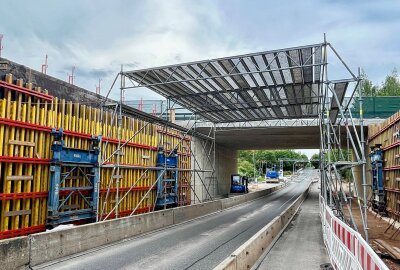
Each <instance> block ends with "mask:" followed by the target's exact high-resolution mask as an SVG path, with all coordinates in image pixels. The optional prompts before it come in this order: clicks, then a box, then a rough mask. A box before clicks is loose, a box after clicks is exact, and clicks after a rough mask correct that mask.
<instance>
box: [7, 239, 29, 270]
mask: <svg viewBox="0 0 400 270" xmlns="http://www.w3.org/2000/svg"><path fill="white" fill-rule="evenodd" d="M0 258H1V261H0V269H25V266H26V265H28V264H29V240H28V237H26V236H22V237H15V238H12V239H5V240H1V241H0Z"/></svg>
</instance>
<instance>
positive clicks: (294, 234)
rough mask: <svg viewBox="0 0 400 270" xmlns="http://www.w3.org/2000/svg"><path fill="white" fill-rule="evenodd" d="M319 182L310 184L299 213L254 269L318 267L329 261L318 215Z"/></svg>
mask: <svg viewBox="0 0 400 270" xmlns="http://www.w3.org/2000/svg"><path fill="white" fill-rule="evenodd" d="M318 187H319V183H317V184H313V185H312V186H311V189H310V193H309V196H308V197H307V199H306V200H305V201H304V202H303V204H302V206H301V208H300V210H299V212H298V214H297V215H296V216H295V218H294V219H293V221H292V223H291V224H290V225H289V226H288V227H287V228H286V230H285V232H284V233H283V234H282V235H281V237H280V238H279V240H278V241H277V242H276V244H275V245H274V247H273V248H272V249H271V251H270V252H269V253H268V255H267V256H266V257H265V259H264V260H263V261H262V263H261V264H260V265H259V267H258V268H256V269H282V270H284V269H320V265H321V264H324V263H329V258H328V255H327V254H326V251H325V246H324V243H323V239H322V227H321V220H320V217H319V206H318V194H319V189H318Z"/></svg>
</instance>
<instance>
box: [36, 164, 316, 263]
mask: <svg viewBox="0 0 400 270" xmlns="http://www.w3.org/2000/svg"><path fill="white" fill-rule="evenodd" d="M313 174H315V171H310V170H309V171H306V172H305V173H304V174H302V175H300V176H299V177H298V178H297V180H296V181H293V182H291V183H289V185H288V186H287V187H286V188H284V189H281V190H279V191H276V192H274V193H273V194H271V195H269V196H265V197H262V198H260V199H257V200H254V201H251V202H248V203H246V204H243V205H240V206H237V207H233V208H230V209H227V210H225V211H223V212H219V213H216V214H211V215H208V216H203V217H200V218H197V219H195V220H191V221H189V222H186V223H184V224H181V225H176V226H170V227H167V228H165V229H161V230H158V231H154V232H151V233H148V234H145V235H141V236H139V237H134V238H131V239H128V240H124V241H121V242H117V243H115V244H112V245H108V246H103V247H99V248H97V249H94V250H90V251H88V252H84V253H81V254H77V255H74V256H71V257H67V258H62V259H60V260H57V261H53V262H50V263H47V264H45V265H39V266H36V267H34V268H33V269H212V268H214V267H215V266H217V265H218V264H219V263H220V262H221V261H223V260H224V259H225V258H226V257H227V256H229V255H230V254H231V253H232V252H233V251H234V250H236V249H237V248H238V247H239V246H240V245H242V244H243V243H244V242H245V241H246V240H248V239H249V238H250V237H251V236H253V235H254V234H255V233H256V232H257V231H259V230H260V229H261V228H262V227H263V226H265V225H266V224H267V223H268V222H269V221H271V220H272V219H273V218H275V217H276V216H278V215H279V214H280V213H281V212H282V211H283V210H284V209H285V207H287V206H288V205H290V203H291V202H293V201H295V200H296V198H298V197H299V196H300V195H301V194H302V193H303V192H304V191H305V190H306V188H307V186H308V184H309V182H310V181H311V178H312V176H313Z"/></svg>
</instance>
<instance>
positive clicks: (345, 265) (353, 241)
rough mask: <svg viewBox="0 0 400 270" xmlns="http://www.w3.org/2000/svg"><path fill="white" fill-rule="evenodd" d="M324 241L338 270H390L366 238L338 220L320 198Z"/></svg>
mask: <svg viewBox="0 0 400 270" xmlns="http://www.w3.org/2000/svg"><path fill="white" fill-rule="evenodd" d="M319 207H320V216H321V223H322V233H323V239H324V243H325V246H326V250H327V252H328V256H329V259H330V261H331V264H332V267H333V268H334V269H336V270H364V269H365V270H389V268H388V267H387V266H386V265H385V263H384V262H383V261H382V260H381V258H380V257H379V256H378V255H377V254H376V253H375V252H374V250H373V249H372V248H371V246H370V245H368V243H367V242H366V241H365V240H364V238H363V237H362V236H361V234H359V233H358V232H356V231H355V230H353V229H352V228H350V227H349V226H348V225H347V224H345V223H344V222H343V221H341V220H340V219H339V218H337V217H336V216H335V215H334V213H333V211H332V209H331V208H330V207H328V206H327V205H326V203H325V200H324V198H323V197H322V196H320V197H319Z"/></svg>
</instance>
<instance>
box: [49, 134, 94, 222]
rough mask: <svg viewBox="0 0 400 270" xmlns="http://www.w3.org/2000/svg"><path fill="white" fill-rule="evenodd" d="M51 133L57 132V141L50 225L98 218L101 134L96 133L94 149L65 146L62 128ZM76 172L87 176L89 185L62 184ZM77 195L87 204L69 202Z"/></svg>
mask: <svg viewBox="0 0 400 270" xmlns="http://www.w3.org/2000/svg"><path fill="white" fill-rule="evenodd" d="M51 134H52V135H53V136H54V141H53V144H52V147H51V150H52V152H53V159H52V160H51V165H50V189H49V199H48V215H47V216H48V217H47V225H48V226H49V227H54V226H56V225H58V224H62V223H68V222H73V221H78V220H83V219H93V218H96V213H97V201H98V196H99V180H100V178H99V163H98V160H99V153H100V150H99V144H100V141H101V137H100V136H92V138H91V146H90V149H89V150H82V149H74V148H68V147H65V145H64V138H63V136H64V134H63V129H62V128H60V129H58V130H57V129H53V130H52V132H51ZM72 175H75V176H74V177H81V179H85V181H86V185H84V186H79V187H62V186H63V184H64V182H66V181H67V180H68V179H71V178H72ZM73 195H74V196H80V197H82V198H83V201H84V202H85V203H84V205H85V206H84V207H83V208H82V207H81V206H78V205H75V206H71V205H68V204H67V203H68V200H69V199H70V198H71V197H72V196H73ZM60 197H62V198H61V199H60Z"/></svg>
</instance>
